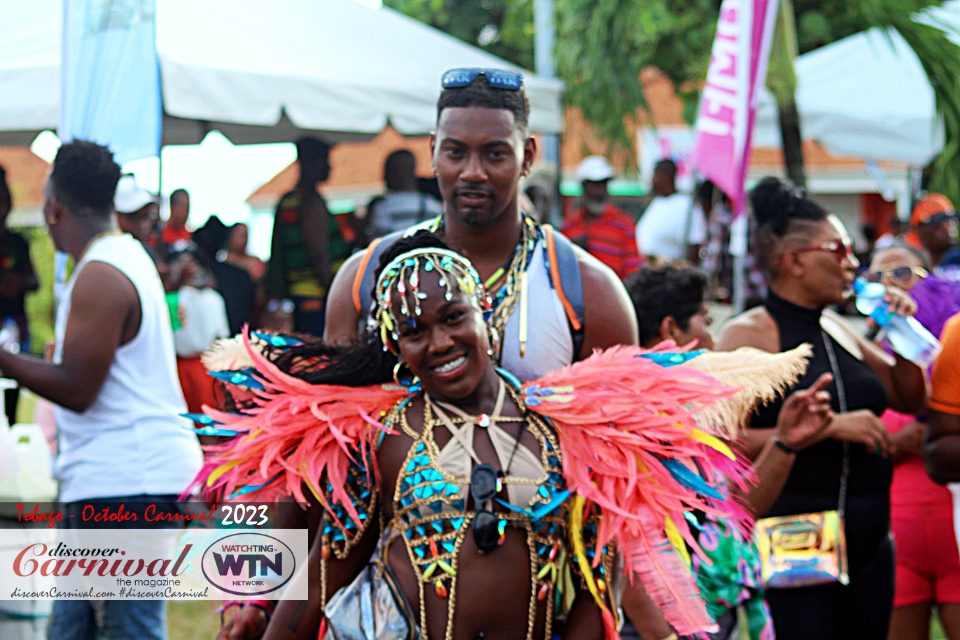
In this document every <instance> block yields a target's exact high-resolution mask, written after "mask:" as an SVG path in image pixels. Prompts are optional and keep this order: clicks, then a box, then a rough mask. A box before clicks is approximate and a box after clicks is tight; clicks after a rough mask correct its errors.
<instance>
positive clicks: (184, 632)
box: [167, 600, 220, 640]
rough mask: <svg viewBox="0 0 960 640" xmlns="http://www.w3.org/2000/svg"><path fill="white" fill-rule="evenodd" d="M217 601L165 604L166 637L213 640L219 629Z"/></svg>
mask: <svg viewBox="0 0 960 640" xmlns="http://www.w3.org/2000/svg"><path fill="white" fill-rule="evenodd" d="M219 606H220V603H219V602H216V601H210V600H200V601H196V602H194V601H176V602H170V603H169V604H168V605H167V637H168V638H170V640H192V639H193V638H196V639H197V640H201V639H202V640H213V639H214V638H216V637H217V632H218V631H220V616H219V615H217V614H215V613H214V611H215V610H216V608H217V607H219Z"/></svg>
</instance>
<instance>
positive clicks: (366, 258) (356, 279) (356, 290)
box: [352, 238, 383, 314]
mask: <svg viewBox="0 0 960 640" xmlns="http://www.w3.org/2000/svg"><path fill="white" fill-rule="evenodd" d="M382 239H383V238H374V239H373V240H372V241H371V242H370V244H369V245H367V250H366V251H364V252H363V259H362V260H360V266H359V267H357V272H356V273H355V274H354V276H353V292H352V293H353V308H354V309H356V310H357V313H361V314H362V313H363V301H362V300H360V286H361V285H362V284H363V274H365V273H366V272H367V265H369V264H370V258H372V257H373V250H374V249H376V248H377V245H378V244H380V241H381V240H382Z"/></svg>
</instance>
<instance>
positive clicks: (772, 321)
mask: <svg viewBox="0 0 960 640" xmlns="http://www.w3.org/2000/svg"><path fill="white" fill-rule="evenodd" d="M751 202H752V205H753V214H754V216H755V217H756V221H757V242H756V245H755V246H756V251H757V253H758V255H757V258H758V262H759V263H760V265H761V266H762V267H763V268H764V270H765V271H766V273H767V277H768V285H769V290H770V292H769V294H768V296H767V299H766V301H765V302H764V304H763V306H760V307H757V308H755V309H751V310H750V311H748V312H746V313H744V314H741V315H740V316H738V317H736V318H734V319H732V320H731V321H730V322H729V323H728V324H727V325H726V326H725V327H724V329H723V331H722V332H721V334H720V337H719V340H718V342H717V348H718V349H719V350H729V349H735V348H737V347H741V346H753V347H757V348H759V349H763V350H765V351H770V352H781V351H786V350H788V349H790V348H793V347H795V346H797V345H799V344H802V343H810V344H811V345H813V352H814V355H813V358H812V360H811V361H810V365H809V367H808V369H807V372H806V373H805V374H804V375H803V377H802V378H801V379H800V380H799V382H798V383H797V385H796V388H806V387H808V386H809V385H810V384H812V383H813V381H815V380H816V379H817V378H818V377H819V376H821V375H822V374H824V373H832V374H833V378H834V383H833V384H832V385H831V386H830V387H829V388H828V391H829V392H830V394H831V398H832V408H833V411H834V412H835V414H836V415H835V417H834V418H833V420H832V421H831V423H830V425H829V426H828V427H827V428H826V429H825V430H824V431H823V432H821V434H822V438H821V439H820V440H819V441H817V442H815V443H813V444H811V445H809V446H808V447H806V448H804V449H803V450H802V451H800V450H795V449H793V448H791V447H788V446H787V445H785V444H784V443H782V442H779V441H777V439H776V438H775V436H774V435H773V433H774V432H773V429H772V427H773V426H774V425H775V424H776V419H777V415H778V413H779V411H780V408H781V405H782V403H781V402H779V401H775V402H773V403H771V404H769V405H766V406H764V407H762V408H761V409H760V410H759V411H758V412H757V413H756V414H755V415H754V417H753V420H752V423H751V424H750V427H751V428H750V429H748V430H747V432H746V434H745V435H744V436H743V437H742V442H741V444H742V446H743V447H744V449H745V450H746V451H747V453H748V454H749V455H750V456H751V457H754V456H756V455H757V454H758V453H759V452H760V451H761V450H762V449H763V448H764V447H765V446H767V444H768V440H771V439H772V440H773V443H774V446H777V447H779V448H780V449H782V450H783V451H784V452H785V453H787V454H788V456H789V458H790V459H791V460H792V467H791V469H790V474H789V477H788V478H787V480H786V483H785V485H784V488H783V491H782V493H781V494H780V497H779V499H778V500H777V502H776V503H775V504H774V506H773V507H772V508H771V509H770V511H769V512H768V513H767V515H768V516H789V515H797V514H811V513H818V512H824V511H831V510H836V511H838V512H839V514H840V516H841V519H842V520H843V523H844V526H845V535H846V556H847V563H848V564H847V566H848V573H849V580H848V582H849V583H848V584H842V582H844V581H843V580H842V579H840V580H834V581H827V582H823V583H822V584H817V585H813V586H797V587H790V588H775V589H774V588H771V589H768V591H767V600H768V602H769V603H770V607H771V610H772V612H773V619H774V626H775V628H776V633H777V637H778V638H780V639H781V640H783V639H786V640H790V639H792V638H798V639H801V638H825V639H831V638H835V639H839V638H862V639H865V640H886V638H887V632H888V627H889V623H890V614H891V610H892V607H893V566H894V563H893V546H892V544H891V541H890V482H891V474H892V467H893V465H892V462H891V459H890V436H889V434H888V433H887V430H886V428H885V427H884V425H883V423H882V422H881V421H880V419H879V416H880V415H881V414H882V413H883V412H884V410H885V409H886V408H887V407H888V406H889V407H892V408H894V409H897V410H898V411H903V412H905V413H915V412H917V411H919V410H920V409H921V408H922V407H923V404H924V402H925V400H926V383H925V380H924V374H923V371H922V370H921V368H920V367H918V366H917V365H915V364H914V363H912V362H910V361H909V360H906V359H905V358H903V357H901V356H899V355H895V356H894V358H890V357H889V356H887V354H886V353H884V352H883V350H882V349H880V348H879V347H877V346H876V345H874V344H872V343H870V342H869V341H867V340H866V339H864V338H862V337H860V336H859V335H857V333H856V332H855V331H854V329H853V328H852V327H851V326H850V325H849V324H848V323H847V322H846V321H845V320H843V318H841V317H840V316H839V315H837V314H836V313H834V312H832V311H830V310H829V309H828V307H830V306H832V305H837V304H841V303H843V302H844V301H845V300H846V299H847V298H848V297H849V296H850V295H851V294H852V291H853V285H854V280H855V278H856V269H857V267H858V266H859V263H858V261H857V259H856V258H855V257H854V255H853V249H852V247H851V243H850V238H849V236H848V234H847V232H846V229H844V227H843V224H842V223H841V222H840V220H839V219H838V218H837V217H836V216H834V215H831V214H828V213H827V212H826V211H825V210H824V209H823V208H822V207H821V206H820V205H818V204H817V203H816V202H814V201H813V200H811V199H810V198H809V197H808V196H807V195H806V193H805V192H804V191H803V190H801V189H797V188H795V187H793V186H792V185H790V184H789V183H785V182H782V181H780V180H779V179H777V178H764V179H763V180H761V181H760V183H759V184H758V185H757V187H756V188H755V189H754V190H753V192H752V193H751ZM884 299H885V302H886V304H887V305H888V306H889V308H890V310H891V311H892V312H893V313H895V314H897V315H911V314H912V313H913V311H914V310H915V308H916V306H915V304H914V303H913V301H912V300H911V299H910V297H909V296H907V295H906V294H904V293H903V292H901V291H899V290H895V289H891V290H889V291H887V292H886V294H885V296H884ZM788 393H789V392H788Z"/></svg>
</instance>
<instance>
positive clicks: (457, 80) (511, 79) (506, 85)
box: [440, 69, 523, 91]
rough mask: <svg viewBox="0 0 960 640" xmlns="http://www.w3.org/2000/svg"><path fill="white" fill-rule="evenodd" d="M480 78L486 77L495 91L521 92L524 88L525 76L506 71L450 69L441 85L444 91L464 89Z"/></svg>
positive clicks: (444, 75) (488, 83)
mask: <svg viewBox="0 0 960 640" xmlns="http://www.w3.org/2000/svg"><path fill="white" fill-rule="evenodd" d="M479 76H484V77H485V78H486V79H487V85H488V86H490V87H491V88H493V89H502V90H504V91H520V89H522V88H523V74H521V73H517V72H516V71H508V70H506V69H450V71H447V72H446V73H444V74H443V78H442V79H441V80H440V84H441V85H443V88H444V89H462V88H464V87H469V86H470V85H471V84H473V81H474V80H476V79H477V77H479Z"/></svg>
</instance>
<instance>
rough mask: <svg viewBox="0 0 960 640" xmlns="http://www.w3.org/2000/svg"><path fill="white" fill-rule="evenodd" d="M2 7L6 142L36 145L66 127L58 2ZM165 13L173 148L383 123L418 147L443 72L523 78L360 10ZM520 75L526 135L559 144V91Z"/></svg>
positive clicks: (396, 20) (275, 7)
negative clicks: (210, 137)
mask: <svg viewBox="0 0 960 640" xmlns="http://www.w3.org/2000/svg"><path fill="white" fill-rule="evenodd" d="M0 5H2V7H3V15H4V19H3V21H2V22H0V144H29V143H30V141H31V140H33V138H34V137H35V136H36V134H37V133H39V132H40V131H43V130H45V129H51V130H55V129H56V126H57V118H58V110H59V106H58V105H59V91H60V80H59V74H60V49H61V29H62V26H61V25H62V0H33V1H32V2H18V1H17V0H0ZM156 11H157V52H158V54H159V58H160V72H161V83H162V92H163V103H164V134H163V140H164V144H192V143H197V142H199V141H200V140H202V139H203V137H204V136H205V135H206V134H207V133H208V132H209V131H211V130H213V129H217V130H219V131H221V132H222V133H223V134H224V135H225V136H226V137H227V138H229V139H230V140H231V141H232V142H234V143H237V144H243V143H264V142H285V141H290V140H293V139H294V138H296V137H297V136H298V135H302V134H303V133H314V134H319V135H320V136H321V137H324V138H326V139H327V140H329V141H342V140H347V139H362V138H368V137H371V136H373V135H375V134H377V133H378V132H380V131H381V130H382V129H383V128H384V127H385V126H386V125H387V124H388V123H389V124H391V125H392V126H393V127H394V128H395V129H397V130H398V131H399V132H400V133H403V134H405V135H422V134H425V133H428V132H429V131H430V130H431V128H432V127H433V125H434V122H435V120H436V100H437V97H438V95H439V93H440V76H441V74H442V73H443V72H444V71H445V70H447V69H449V68H453V67H496V68H514V69H516V67H515V66H513V65H510V64H509V63H507V62H506V61H504V60H502V59H500V58H497V57H495V56H492V55H490V54H487V53H485V52H483V51H481V50H479V49H477V48H475V47H471V46H469V45H467V44H464V43H463V42H461V41H459V40H457V39H455V38H453V37H451V36H448V35H446V34H444V33H442V32H440V31H437V30H436V29H432V28H431V27H428V26H426V25H423V24H421V23H419V22H417V21H415V20H412V19H410V18H407V17H406V16H404V15H402V14H400V13H398V12H396V11H393V10H391V9H387V8H379V9H372V8H369V7H366V6H363V5H360V4H358V3H356V2H353V1H352V0H281V1H278V2H263V1H262V0H203V1H202V2H197V1H196V0H159V1H158V2H157V7H156ZM524 75H525V78H526V80H525V82H526V89H527V96H528V98H529V100H530V112H531V113H530V126H531V128H532V129H533V130H534V131H537V132H541V133H558V132H559V131H560V130H561V128H562V125H563V111H562V106H561V103H560V97H561V93H562V86H563V85H562V83H561V82H560V81H559V80H553V79H543V78H538V77H536V76H534V75H533V74H532V73H525V74H524Z"/></svg>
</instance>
